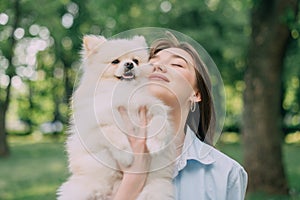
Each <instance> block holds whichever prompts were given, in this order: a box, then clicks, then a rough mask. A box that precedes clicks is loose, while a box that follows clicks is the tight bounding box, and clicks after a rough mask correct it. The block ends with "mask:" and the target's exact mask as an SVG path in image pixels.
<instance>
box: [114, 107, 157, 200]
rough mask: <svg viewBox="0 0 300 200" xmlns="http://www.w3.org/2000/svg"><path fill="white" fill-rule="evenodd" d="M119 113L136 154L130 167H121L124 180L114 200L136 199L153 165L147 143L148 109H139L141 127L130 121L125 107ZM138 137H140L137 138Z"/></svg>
mask: <svg viewBox="0 0 300 200" xmlns="http://www.w3.org/2000/svg"><path fill="white" fill-rule="evenodd" d="M119 112H120V114H121V116H122V119H123V120H124V124H125V125H126V129H127V130H126V132H127V133H129V134H128V135H127V137H128V141H129V143H130V145H131V148H132V151H133V153H134V160H133V163H132V164H131V165H130V166H129V167H124V166H121V165H120V169H121V170H122V171H123V179H122V181H121V184H120V186H119V189H118V190H117V192H116V194H115V197H114V200H119V199H126V200H130V199H136V198H137V197H138V195H139V193H140V192H141V191H142V189H143V187H144V185H145V182H146V180H147V176H148V170H149V167H150V163H151V157H150V155H149V152H148V149H147V145H146V141H147V139H146V138H147V128H146V127H147V124H148V119H147V109H146V107H141V108H140V109H139V119H140V124H139V126H138V127H137V126H134V125H133V123H132V122H131V121H130V117H129V116H128V114H127V110H126V109H125V108H124V107H120V108H119ZM135 135H137V136H138V137H135Z"/></svg>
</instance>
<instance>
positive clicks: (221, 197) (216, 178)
mask: <svg viewBox="0 0 300 200" xmlns="http://www.w3.org/2000/svg"><path fill="white" fill-rule="evenodd" d="M176 167H177V169H176V170H175V174H174V179H173V184H174V185H175V188H176V191H175V193H176V199H177V200H242V199H244V198H245V193H246V187H247V179H248V177H247V173H246V171H245V170H244V168H243V167H242V166H241V165H240V164H239V163H237V162H236V161H234V160H233V159H231V158H229V157H228V156H226V155H225V154H223V153H221V152H220V151H218V150H217V149H215V148H214V147H212V146H209V145H207V144H205V143H203V142H201V141H200V140H199V139H198V138H197V137H196V135H195V134H194V133H193V131H192V130H191V129H189V128H187V133H186V136H185V141H184V146H183V152H182V154H181V156H180V157H179V158H178V160H177V163H176Z"/></svg>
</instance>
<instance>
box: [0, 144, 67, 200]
mask: <svg viewBox="0 0 300 200" xmlns="http://www.w3.org/2000/svg"><path fill="white" fill-rule="evenodd" d="M66 166H67V163H66V156H65V152H64V148H63V143H61V142H42V143H27V142H24V143H23V144H22V143H18V144H14V143H12V144H11V156H10V157H9V158H5V159H0V199H1V200H12V199H13V200H29V199H30V200H41V199H43V200H47V199H49V200H50V199H51V200H53V199H55V198H56V197H55V196H56V195H55V192H56V189H57V188H58V187H59V185H60V184H61V183H62V182H63V181H64V180H65V178H66V177H67V176H68V172H67V169H66Z"/></svg>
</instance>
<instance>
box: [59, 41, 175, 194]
mask: <svg viewBox="0 0 300 200" xmlns="http://www.w3.org/2000/svg"><path fill="white" fill-rule="evenodd" d="M83 43H84V44H83V53H82V59H83V75H82V78H81V81H80V84H79V86H78V88H77V89H76V91H75V93H74V95H73V97H72V110H73V115H72V122H71V127H70V135H69V137H68V139H67V143H66V148H67V152H68V156H69V169H70V172H71V176H70V178H69V179H68V180H67V181H66V182H65V183H63V185H62V186H61V187H60V188H59V190H58V199H59V200H96V199H97V200H98V199H110V198H112V196H113V195H114V193H115V192H116V190H117V188H118V186H119V184H120V181H121V180H122V172H121V171H120V170H119V164H122V165H123V166H130V165H131V163H132V161H133V158H134V157H133V155H132V150H131V146H130V144H129V142H128V138H127V135H126V134H127V133H126V132H125V130H126V129H125V124H123V123H122V120H121V119H122V118H121V115H120V113H119V111H118V107H119V106H124V107H125V108H126V109H127V111H128V112H129V116H130V119H131V120H132V121H133V124H135V125H137V124H138V120H139V117H138V110H139V108H140V107H141V106H146V108H147V110H148V112H147V116H148V117H149V118H150V117H151V121H150V122H149V124H148V126H147V147H148V149H149V152H150V154H151V158H152V159H151V166H150V172H149V175H148V178H147V181H146V183H145V186H144V189H143V191H142V192H141V193H140V195H139V197H138V199H139V200H145V199H147V200H148V199H149V200H165V199H174V194H173V193H174V191H173V186H172V176H173V167H174V166H173V164H172V163H173V162H174V161H175V148H174V144H173V143H174V142H173V141H171V140H172V135H173V133H172V131H173V130H172V126H171V124H170V120H169V118H168V111H169V108H168V107H167V106H165V105H164V104H163V103H162V102H161V101H160V100H158V99H157V98H154V97H153V96H151V95H150V94H149V92H148V91H147V89H146V85H147V79H146V78H145V77H146V76H147V74H148V73H149V71H150V70H149V69H151V67H150V66H149V65H148V64H147V61H148V49H147V44H146V42H145V39H144V38H143V37H142V36H135V37H134V38H132V39H113V40H106V39H105V38H104V37H102V36H92V35H89V36H85V37H84V39H83ZM128 65H130V66H131V68H132V69H128V68H126V66H128ZM137 137H138V136H137ZM138 173H139V172H138Z"/></svg>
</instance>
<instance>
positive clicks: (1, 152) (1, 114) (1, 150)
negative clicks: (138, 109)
mask: <svg viewBox="0 0 300 200" xmlns="http://www.w3.org/2000/svg"><path fill="white" fill-rule="evenodd" d="M2 108H3V107H1V109H0V158H1V157H7V156H9V147H8V144H7V140H6V131H5V113H6V112H5V110H4V109H2Z"/></svg>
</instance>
